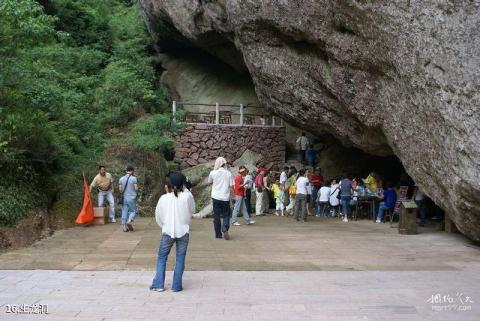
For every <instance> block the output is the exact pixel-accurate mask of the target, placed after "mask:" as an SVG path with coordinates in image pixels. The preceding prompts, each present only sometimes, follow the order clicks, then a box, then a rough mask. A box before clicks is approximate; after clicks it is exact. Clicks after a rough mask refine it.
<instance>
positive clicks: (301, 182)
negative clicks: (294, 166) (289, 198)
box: [295, 168, 309, 222]
mask: <svg viewBox="0 0 480 321" xmlns="http://www.w3.org/2000/svg"><path fill="white" fill-rule="evenodd" d="M308 184H309V182H308V178H307V177H306V171H305V169H303V168H302V169H301V170H300V171H299V175H298V178H297V182H296V183H295V186H296V188H297V194H296V196H295V219H296V220H297V222H298V221H300V218H299V216H300V212H301V216H302V219H303V221H304V222H306V221H307V194H308V191H307V186H308Z"/></svg>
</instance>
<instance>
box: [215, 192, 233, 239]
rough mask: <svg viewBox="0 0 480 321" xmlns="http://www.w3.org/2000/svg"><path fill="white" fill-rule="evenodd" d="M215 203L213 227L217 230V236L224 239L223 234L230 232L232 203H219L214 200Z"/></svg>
mask: <svg viewBox="0 0 480 321" xmlns="http://www.w3.org/2000/svg"><path fill="white" fill-rule="evenodd" d="M212 202H213V227H214V229H215V236H216V237H218V238H221V237H222V232H225V231H228V229H229V228H230V202H229V201H219V200H216V199H214V198H212ZM220 217H221V218H222V220H223V225H222V224H221V223H220Z"/></svg>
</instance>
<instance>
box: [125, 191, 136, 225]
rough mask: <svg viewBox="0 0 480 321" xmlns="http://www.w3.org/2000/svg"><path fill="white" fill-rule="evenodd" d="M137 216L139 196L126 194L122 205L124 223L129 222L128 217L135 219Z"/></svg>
mask: <svg viewBox="0 0 480 321" xmlns="http://www.w3.org/2000/svg"><path fill="white" fill-rule="evenodd" d="M136 216H137V197H136V196H126V195H125V196H124V197H123V205H122V224H126V223H127V218H128V219H129V220H130V221H132V222H133V221H134V220H135V217H136Z"/></svg>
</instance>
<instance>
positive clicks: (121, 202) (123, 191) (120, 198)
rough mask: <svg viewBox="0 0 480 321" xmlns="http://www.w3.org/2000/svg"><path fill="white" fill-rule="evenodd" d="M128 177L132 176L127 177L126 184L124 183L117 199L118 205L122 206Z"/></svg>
mask: <svg viewBox="0 0 480 321" xmlns="http://www.w3.org/2000/svg"><path fill="white" fill-rule="evenodd" d="M130 176H132V175H129V176H128V177H127V182H126V183H125V187H124V188H123V189H122V193H121V194H120V197H119V198H118V204H120V205H123V194H125V190H126V189H127V186H128V180H129V179H130Z"/></svg>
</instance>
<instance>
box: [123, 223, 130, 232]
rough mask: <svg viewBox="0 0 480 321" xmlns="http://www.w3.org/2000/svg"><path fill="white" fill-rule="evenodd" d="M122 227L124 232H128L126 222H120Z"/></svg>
mask: <svg viewBox="0 0 480 321" xmlns="http://www.w3.org/2000/svg"><path fill="white" fill-rule="evenodd" d="M122 229H123V231H124V232H129V231H130V230H129V229H128V227H127V225H126V224H122Z"/></svg>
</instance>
